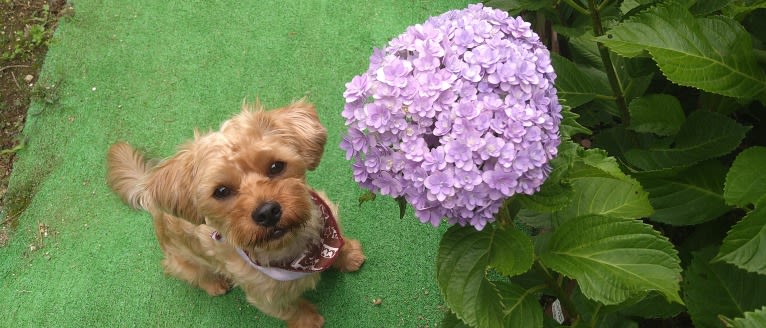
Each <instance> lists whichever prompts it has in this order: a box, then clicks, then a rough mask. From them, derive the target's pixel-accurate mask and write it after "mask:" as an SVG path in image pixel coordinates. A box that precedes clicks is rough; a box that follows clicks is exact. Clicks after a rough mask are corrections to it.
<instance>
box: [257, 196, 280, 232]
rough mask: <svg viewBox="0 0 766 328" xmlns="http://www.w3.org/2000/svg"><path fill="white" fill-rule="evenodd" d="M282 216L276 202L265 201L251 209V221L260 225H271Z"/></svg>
mask: <svg viewBox="0 0 766 328" xmlns="http://www.w3.org/2000/svg"><path fill="white" fill-rule="evenodd" d="M281 216H282V207H281V206H279V203H277V202H265V203H263V204H261V205H260V206H258V208H256V209H255V211H253V221H255V223H257V224H258V225H260V226H264V227H273V226H275V225H276V224H277V222H279V218H280V217H281Z"/></svg>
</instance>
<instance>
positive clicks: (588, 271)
mask: <svg viewBox="0 0 766 328" xmlns="http://www.w3.org/2000/svg"><path fill="white" fill-rule="evenodd" d="M540 260H541V261H542V262H543V263H544V264H545V265H546V266H548V267H550V268H552V269H553V270H556V271H558V272H560V273H562V274H564V275H566V276H568V277H571V278H573V279H575V280H577V283H578V285H579V286H580V288H581V289H582V293H583V295H585V296H586V297H588V298H589V299H592V300H595V301H598V302H601V303H603V304H607V305H609V304H618V303H622V302H625V301H626V300H628V299H630V298H631V297H634V296H636V295H638V294H640V293H643V292H646V291H648V290H654V291H657V292H659V293H661V294H662V295H664V296H665V298H667V299H668V300H669V301H671V302H676V303H683V302H682V301H681V298H680V297H679V296H678V290H679V282H680V272H681V267H680V265H679V262H680V260H679V259H678V255H677V254H676V251H675V250H674V249H673V245H672V244H671V243H670V242H669V241H668V240H667V238H665V237H663V236H662V235H660V234H659V233H658V232H657V231H655V230H654V229H652V227H651V226H649V225H647V224H644V223H643V222H641V221H639V220H635V219H624V218H613V217H606V216H598V215H592V216H585V217H580V218H577V219H573V220H569V221H567V222H565V223H564V224H562V225H561V226H560V227H558V228H557V229H556V231H554V232H553V234H552V236H551V238H550V240H549V241H548V244H547V245H545V246H544V247H543V249H542V250H541V254H540Z"/></svg>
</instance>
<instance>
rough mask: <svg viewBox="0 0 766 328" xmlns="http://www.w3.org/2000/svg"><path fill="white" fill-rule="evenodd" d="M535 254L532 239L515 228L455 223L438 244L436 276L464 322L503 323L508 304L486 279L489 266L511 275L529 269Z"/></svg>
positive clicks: (446, 297) (454, 309) (447, 301)
mask: <svg viewBox="0 0 766 328" xmlns="http://www.w3.org/2000/svg"><path fill="white" fill-rule="evenodd" d="M533 256H534V250H533V246H532V241H531V239H530V238H529V237H528V236H526V235H524V234H523V233H522V232H521V231H519V230H517V229H515V228H507V229H504V230H503V229H499V228H498V229H496V228H494V226H492V225H488V226H486V227H485V228H484V230H482V231H476V230H475V229H474V228H472V227H459V226H452V227H450V228H449V229H448V230H447V232H446V233H445V234H444V236H443V237H442V240H441V242H440V244H439V253H438V255H437V258H436V266H437V272H436V273H437V274H436V279H437V282H438V284H439V289H440V290H441V293H442V295H444V300H445V302H446V303H447V305H448V306H449V308H450V309H451V310H452V312H454V313H455V315H456V316H457V317H458V318H460V319H461V320H462V321H463V322H465V323H466V324H468V325H469V326H474V327H475V326H481V327H503V321H504V320H505V319H504V315H503V313H504V312H503V311H505V310H506V309H507V304H505V303H504V301H503V299H502V296H501V295H500V289H498V287H496V286H495V284H494V283H492V282H490V281H489V280H488V279H487V277H486V272H487V267H488V266H492V267H494V268H495V269H496V270H497V271H499V272H501V273H502V274H504V275H509V276H511V275H515V274H519V273H522V272H525V271H527V270H529V268H531V267H532V263H533V262H532V261H533ZM500 288H502V287H500Z"/></svg>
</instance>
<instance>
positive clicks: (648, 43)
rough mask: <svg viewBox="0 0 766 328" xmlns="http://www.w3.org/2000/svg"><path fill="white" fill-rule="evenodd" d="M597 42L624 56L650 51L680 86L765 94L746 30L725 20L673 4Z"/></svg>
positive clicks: (749, 95)
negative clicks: (697, 14)
mask: <svg viewBox="0 0 766 328" xmlns="http://www.w3.org/2000/svg"><path fill="white" fill-rule="evenodd" d="M597 41H599V42H603V43H604V44H605V45H606V46H607V47H609V48H610V49H611V50H612V51H614V52H617V53H618V54H620V55H623V56H627V57H634V56H637V55H640V54H642V53H643V52H644V51H648V52H649V54H651V56H652V58H653V59H654V60H655V62H657V65H658V66H659V68H660V70H661V71H662V72H663V74H665V76H666V77H667V78H668V79H669V80H671V81H673V82H674V83H677V84H680V85H683V86H689V87H694V88H698V89H702V90H705V91H708V92H713V93H718V94H722V95H726V96H731V97H738V98H759V97H763V94H764V93H766V74H764V72H763V70H762V69H761V68H760V67H759V66H758V64H757V63H756V61H755V57H754V55H753V46H752V41H751V39H750V35H749V34H748V33H747V31H745V29H744V28H743V27H742V26H741V25H740V24H739V23H737V22H736V21H734V20H732V19H730V18H727V17H723V16H715V17H703V18H695V17H694V16H693V15H692V14H691V13H690V12H689V10H688V9H687V8H685V7H684V6H682V5H680V4H678V3H677V2H676V1H669V2H667V3H663V4H660V5H657V6H654V7H652V8H649V9H648V10H645V11H642V12H641V13H639V14H637V15H635V16H633V17H630V18H629V19H627V20H625V21H624V22H622V23H620V24H619V25H617V26H615V27H614V28H612V29H611V30H610V31H608V32H607V34H606V35H604V36H601V37H598V38H597Z"/></svg>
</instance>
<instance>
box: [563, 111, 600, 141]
mask: <svg viewBox="0 0 766 328" xmlns="http://www.w3.org/2000/svg"><path fill="white" fill-rule="evenodd" d="M562 107H563V108H562V109H561V115H562V117H563V118H562V119H561V134H562V135H563V136H565V137H571V136H573V135H575V134H586V135H590V134H592V133H593V132H592V131H591V130H589V129H588V128H586V127H584V126H582V125H581V124H580V123H578V122H577V118H578V117H580V115H578V114H576V113H573V112H572V111H571V109H570V108H569V106H566V105H564V106H562Z"/></svg>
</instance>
